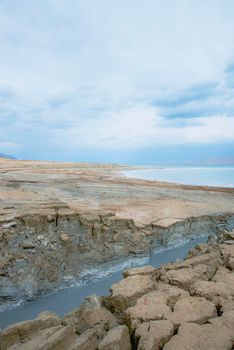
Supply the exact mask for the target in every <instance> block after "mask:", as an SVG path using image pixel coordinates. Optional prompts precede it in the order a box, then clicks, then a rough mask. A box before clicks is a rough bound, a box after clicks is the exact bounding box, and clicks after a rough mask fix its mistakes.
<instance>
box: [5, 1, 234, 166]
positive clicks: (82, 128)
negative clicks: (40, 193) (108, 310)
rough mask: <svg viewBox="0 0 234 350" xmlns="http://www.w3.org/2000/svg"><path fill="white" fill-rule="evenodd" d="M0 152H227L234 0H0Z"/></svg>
mask: <svg viewBox="0 0 234 350" xmlns="http://www.w3.org/2000/svg"><path fill="white" fill-rule="evenodd" d="M0 73H1V74H0V152H4V153H8V154H13V155H15V156H16V157H18V158H23V159H53V160H69V161H105V162H121V163H124V162H128V163H144V164H147V163H148V164H152V163H176V162H190V163H192V162H206V161H207V162H211V161H216V160H218V161H223V160H225V161H228V160H230V159H234V1H233V0H223V1H220V0H206V1H203V0H173V1H170V0H145V1H137V0H128V1H126V0H118V1H115V0H98V1H96V0H66V1H65V0H33V1H32V0H20V1H18V0H0Z"/></svg>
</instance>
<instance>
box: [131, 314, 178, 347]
mask: <svg viewBox="0 0 234 350" xmlns="http://www.w3.org/2000/svg"><path fill="white" fill-rule="evenodd" d="M173 334H174V326H173V324H172V323H170V322H169V321H167V320H160V321H150V322H144V323H142V324H140V325H139V326H138V327H137V329H136V331H135V339H136V341H138V347H137V350H161V349H162V348H163V346H164V345H165V344H166V343H167V342H168V341H169V339H170V338H171V337H172V336H173Z"/></svg>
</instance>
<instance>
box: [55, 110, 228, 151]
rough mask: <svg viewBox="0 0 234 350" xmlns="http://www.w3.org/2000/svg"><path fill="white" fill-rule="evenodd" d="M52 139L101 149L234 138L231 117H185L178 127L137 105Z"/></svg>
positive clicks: (59, 131) (91, 121)
mask: <svg viewBox="0 0 234 350" xmlns="http://www.w3.org/2000/svg"><path fill="white" fill-rule="evenodd" d="M179 121H182V122H183V120H180V119H177V123H178V122H179ZM53 139H56V140H59V142H61V141H62V142H63V143H64V145H65V147H69V148H72V147H75V148H77V149H89V148H93V149H100V150H105V149H112V150H118V149H123V150H124V149H126V150H129V149H140V148H144V147H150V146H151V147H153V146H168V145H183V144H184V145H186V144H207V143H216V142H222V141H230V140H231V141H234V118H233V117H227V116H213V117H200V118H196V119H195V120H194V119H189V118H188V119H187V120H186V125H185V126H183V127H178V126H175V123H174V122H173V121H168V120H166V119H165V118H163V117H161V116H160V115H159V114H158V111H157V110H156V109H154V108H152V107H142V106H140V107H133V108H128V109H125V110H122V111H119V112H115V113H110V114H107V115H105V116H103V117H100V118H99V119H87V120H83V121H81V122H79V123H77V124H76V125H73V126H72V127H71V128H65V129H59V130H56V131H54V132H53ZM55 144H56V143H55ZM57 146H58V145H57Z"/></svg>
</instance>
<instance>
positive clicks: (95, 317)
mask: <svg viewBox="0 0 234 350" xmlns="http://www.w3.org/2000/svg"><path fill="white" fill-rule="evenodd" d="M62 323H63V324H65V325H72V326H74V327H75V330H76V332H77V333H78V334H81V333H83V332H85V331H86V330H88V329H90V328H92V327H95V326H96V325H99V326H100V327H101V328H102V329H103V330H109V329H111V328H113V327H116V326H117V325H118V323H117V320H116V318H115V316H114V315H112V313H111V312H110V311H108V310H107V309H106V308H105V307H102V306H101V304H100V302H99V299H98V298H97V296H96V295H93V296H90V297H88V298H86V299H85V301H84V303H83V304H82V305H81V307H80V308H79V309H77V310H74V311H72V312H70V313H68V314H66V315H64V317H63V319H62ZM104 334H105V332H104Z"/></svg>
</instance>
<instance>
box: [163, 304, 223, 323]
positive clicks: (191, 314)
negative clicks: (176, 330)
mask: <svg viewBox="0 0 234 350" xmlns="http://www.w3.org/2000/svg"><path fill="white" fill-rule="evenodd" d="M212 317H217V311H216V307H215V305H214V304H212V303H211V302H210V301H208V300H206V299H205V298H201V297H188V298H184V299H181V300H178V301H177V302H176V303H175V306H174V311H173V313H172V314H171V315H169V316H168V317H167V318H168V320H169V321H170V322H171V323H173V324H174V325H176V326H178V325H181V324H182V323H185V322H193V323H198V324H202V323H205V322H207V321H208V320H209V319H210V318H212Z"/></svg>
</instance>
